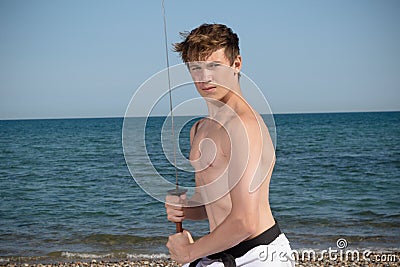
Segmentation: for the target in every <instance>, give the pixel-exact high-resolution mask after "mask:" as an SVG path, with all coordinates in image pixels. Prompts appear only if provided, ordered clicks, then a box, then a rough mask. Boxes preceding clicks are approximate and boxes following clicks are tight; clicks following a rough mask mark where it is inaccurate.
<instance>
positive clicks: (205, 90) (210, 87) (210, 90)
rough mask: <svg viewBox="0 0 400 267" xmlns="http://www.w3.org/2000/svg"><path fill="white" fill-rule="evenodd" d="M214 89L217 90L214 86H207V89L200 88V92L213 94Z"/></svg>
mask: <svg viewBox="0 0 400 267" xmlns="http://www.w3.org/2000/svg"><path fill="white" fill-rule="evenodd" d="M216 88H217V87H216V86H207V87H203V88H201V90H202V91H204V92H213V91H215V89H216Z"/></svg>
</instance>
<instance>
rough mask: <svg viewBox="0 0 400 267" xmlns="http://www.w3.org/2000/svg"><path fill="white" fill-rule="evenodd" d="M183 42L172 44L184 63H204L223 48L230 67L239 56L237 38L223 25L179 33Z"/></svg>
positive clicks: (201, 27) (212, 25) (205, 25)
mask: <svg viewBox="0 0 400 267" xmlns="http://www.w3.org/2000/svg"><path fill="white" fill-rule="evenodd" d="M180 35H181V36H182V37H183V38H184V40H183V41H182V42H180V43H176V44H174V51H175V52H178V53H179V54H180V56H181V58H182V60H183V61H184V62H186V63H187V62H191V61H204V60H205V59H206V58H207V57H208V56H210V55H211V54H212V53H213V52H215V51H217V50H218V49H221V48H225V56H226V58H227V59H228V60H229V62H230V64H231V65H232V64H233V62H234V61H235V59H236V57H237V56H238V55H239V54H240V50H239V38H238V36H237V34H236V33H234V32H233V31H232V29H230V28H228V27H227V26H226V25H223V24H202V25H200V26H199V27H197V28H196V29H193V30H192V31H191V32H190V33H189V32H181V33H180Z"/></svg>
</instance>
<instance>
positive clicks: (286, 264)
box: [183, 234, 295, 267]
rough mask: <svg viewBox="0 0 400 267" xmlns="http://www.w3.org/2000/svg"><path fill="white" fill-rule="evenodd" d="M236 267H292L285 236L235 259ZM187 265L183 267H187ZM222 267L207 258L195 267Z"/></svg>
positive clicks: (289, 250)
mask: <svg viewBox="0 0 400 267" xmlns="http://www.w3.org/2000/svg"><path fill="white" fill-rule="evenodd" d="M235 261H236V266H238V267H239V266H245V267H257V266H270V267H272V266H273V267H294V266H295V261H294V258H293V257H292V250H291V248H290V244H289V240H288V239H287V238H286V236H285V234H280V235H279V236H278V237H277V238H276V239H275V240H274V241H272V242H271V243H270V244H269V245H260V246H257V247H255V248H252V249H251V250H249V251H248V252H247V253H246V254H244V255H243V256H242V257H239V258H236V259H235ZM188 266H189V264H185V265H183V267H188ZM205 266H212V267H223V266H224V264H223V263H222V262H221V261H220V260H211V259H208V258H207V257H204V258H202V259H201V260H200V261H199V262H198V263H197V265H196V267H205Z"/></svg>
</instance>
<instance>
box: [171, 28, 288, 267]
mask: <svg viewBox="0 0 400 267" xmlns="http://www.w3.org/2000/svg"><path fill="white" fill-rule="evenodd" d="M183 37H184V40H183V41H182V42H181V43H177V44H175V50H176V51H177V52H179V53H180V55H181V57H182V60H183V61H184V62H185V63H186V64H187V67H188V69H189V72H190V74H191V75H192V78H193V80H194V83H195V86H196V89H197V91H198V92H199V94H200V95H201V96H202V97H203V98H204V100H205V102H206V104H207V107H208V116H207V117H206V118H204V119H201V120H199V121H198V122H196V123H195V124H194V125H193V127H192V129H191V131H190V143H191V151H190V161H191V163H192V165H193V167H194V169H195V182H196V193H195V194H194V195H193V196H192V198H191V199H190V200H185V199H184V198H181V199H179V197H177V196H168V197H167V200H166V205H165V206H166V211H167V216H168V220H170V221H172V222H182V221H183V220H204V219H208V221H209V225H210V233H209V234H207V235H205V236H203V237H201V238H199V239H198V240H196V241H195V242H193V240H192V238H191V235H190V233H189V232H188V231H186V230H184V232H183V233H177V234H174V235H171V236H170V237H169V239H168V243H167V247H168V249H169V252H170V254H171V258H172V259H173V260H176V261H177V262H178V263H182V264H187V265H188V266H189V264H190V266H294V263H293V261H291V260H290V253H291V251H290V245H289V241H288V240H287V239H286V237H285V235H284V234H283V233H281V231H280V229H279V227H278V225H277V223H276V221H275V220H274V218H273V216H272V212H271V209H270V206H269V201H268V193H269V182H270V178H271V175H272V170H273V167H274V163H275V150H274V146H273V144H272V141H271V138H270V136H269V133H268V129H267V127H266V125H265V124H264V122H263V120H262V118H261V116H260V115H259V114H258V113H256V112H255V110H253V109H252V107H251V106H250V105H249V104H248V103H247V102H246V101H245V100H244V98H243V96H242V92H241V88H240V83H239V80H240V79H239V76H240V70H241V67H242V58H241V56H240V54H239V39H238V37H237V35H236V34H235V33H233V32H232V30H231V29H230V28H228V27H226V26H225V25H221V24H203V25H201V26H199V27H198V28H196V29H194V30H192V31H191V32H190V33H188V34H186V35H184V36H183ZM188 203H199V204H198V205H189V204H188Z"/></svg>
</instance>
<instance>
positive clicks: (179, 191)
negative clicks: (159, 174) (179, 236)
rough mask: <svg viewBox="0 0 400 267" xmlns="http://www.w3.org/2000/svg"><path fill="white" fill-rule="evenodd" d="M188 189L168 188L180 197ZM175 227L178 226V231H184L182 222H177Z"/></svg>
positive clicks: (170, 193) (172, 193) (171, 192)
mask: <svg viewBox="0 0 400 267" xmlns="http://www.w3.org/2000/svg"><path fill="white" fill-rule="evenodd" d="M186 191H187V190H186V189H178V188H175V189H172V190H168V194H169V195H173V196H178V197H180V196H181V195H183V194H185V193H186ZM175 227H176V232H177V233H182V232H183V227H182V222H177V223H175Z"/></svg>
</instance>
